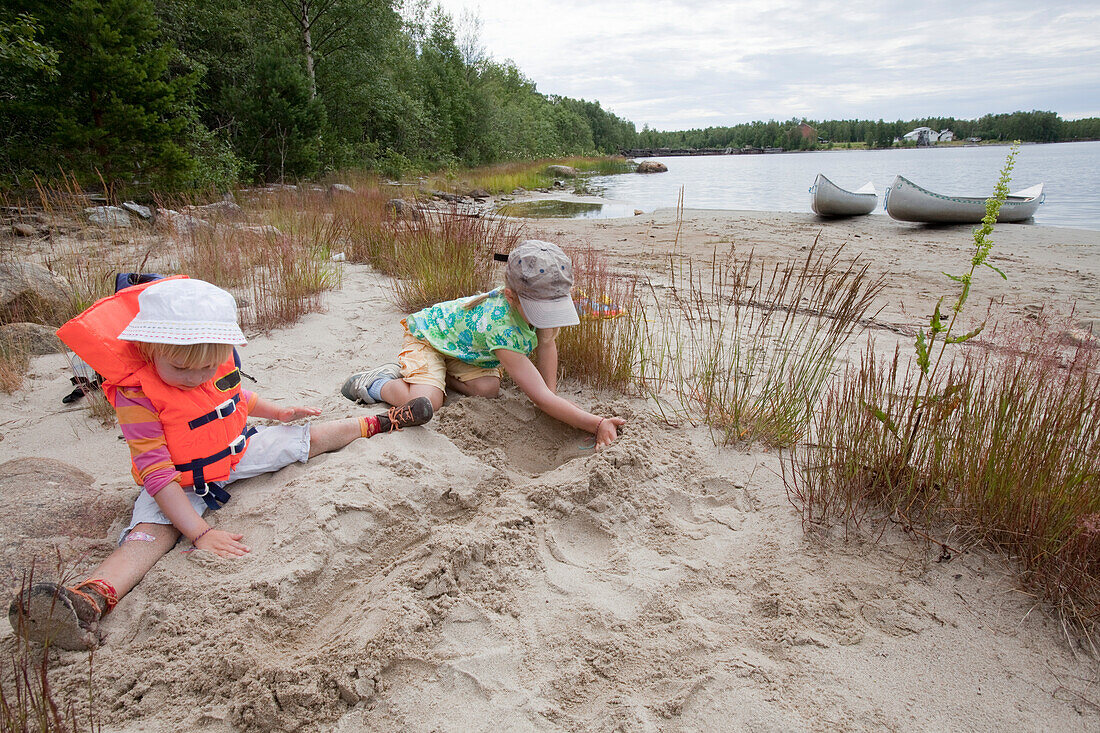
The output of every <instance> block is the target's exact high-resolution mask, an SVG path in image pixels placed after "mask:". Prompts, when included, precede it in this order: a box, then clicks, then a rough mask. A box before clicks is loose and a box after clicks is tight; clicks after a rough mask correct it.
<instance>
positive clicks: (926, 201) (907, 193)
mask: <svg viewBox="0 0 1100 733" xmlns="http://www.w3.org/2000/svg"><path fill="white" fill-rule="evenodd" d="M1044 198H1045V196H1044V195H1043V184H1041V183H1040V184H1038V185H1035V186H1031V187H1030V188H1025V189H1023V190H1022V191H1017V192H1015V193H1010V194H1009V195H1008V198H1006V199H1005V202H1004V204H1002V205H1001V212H1000V214H999V215H998V216H997V221H999V222H1006V221H1025V220H1026V219H1030V218H1031V217H1032V216H1034V215H1035V210H1036V209H1038V208H1039V204H1041V203H1043V199H1044ZM985 202H986V198H984V197H981V196H944V195H943V194H939V193H934V192H932V191H929V190H928V189H926V188H922V187H921V186H918V185H917V184H915V183H913V182H912V181H910V180H909V179H908V178H906V177H905V176H900V175H899V176H897V177H895V178H894V182H893V183H892V184H890V187H889V188H887V189H886V203H885V204H884V207H885V208H886V213H887V214H889V215H890V216H892V217H893V218H895V219H897V220H899V221H915V222H922V223H935V224H941V223H942V224H974V223H977V222H980V221H981V220H982V217H984V216H985Z"/></svg>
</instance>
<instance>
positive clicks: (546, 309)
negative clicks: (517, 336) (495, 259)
mask: <svg viewBox="0 0 1100 733" xmlns="http://www.w3.org/2000/svg"><path fill="white" fill-rule="evenodd" d="M508 282H510V283H512V286H513V287H514V288H515V290H516V295H517V296H518V297H519V302H520V305H522V306H523V313H524V315H525V316H527V320H528V321H529V322H530V323H531V325H532V326H534V327H535V328H557V327H559V326H575V325H577V324H578V323H580V322H581V319H580V316H579V315H577V307H576V306H575V305H574V304H573V299H572V298H571V297H570V295H569V293H570V291H571V290H572V289H573V263H572V261H570V259H569V255H567V254H565V253H564V252H562V251H561V248H560V247H558V245H556V244H551V243H550V242H542V241H540V240H538V239H528V240H525V241H523V242H520V243H519V244H518V245H516V248H515V249H513V250H512V251H511V252H510V253H509V254H508Z"/></svg>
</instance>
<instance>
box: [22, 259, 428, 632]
mask: <svg viewBox="0 0 1100 733" xmlns="http://www.w3.org/2000/svg"><path fill="white" fill-rule="evenodd" d="M58 336H60V337H61V339H62V340H63V341H64V342H65V343H66V344H67V345H68V346H69V347H70V348H71V349H72V350H73V351H74V352H75V353H76V354H77V355H78V356H80V357H81V358H82V359H84V361H86V362H87V363H88V364H89V365H90V366H91V367H92V368H94V369H95V370H96V371H97V372H99V373H100V374H101V375H103V378H104V379H103V392H104V394H105V395H106V396H107V399H108V401H109V402H110V403H111V405H112V406H113V407H114V408H115V412H116V414H117V415H118V421H119V425H120V427H121V428H122V435H123V437H124V438H125V439H126V442H127V443H128V445H129V448H130V458H131V470H132V472H133V474H134V478H135V480H136V481H137V483H138V484H140V485H142V486H143V490H142V492H141V493H140V494H139V495H138V498H137V501H136V502H135V504H134V513H133V518H132V520H131V521H130V525H129V526H128V527H127V528H126V530H125V531H124V532H123V533H122V537H121V538H120V540H119V546H118V548H117V549H116V550H115V551H114V552H113V553H112V554H111V555H110V556H109V557H108V558H107V559H106V560H104V561H103V562H102V563H101V564H100V565H99V566H98V567H97V568H96V569H95V570H94V571H93V572H92V574H91V577H90V578H89V579H88V580H85V581H84V582H82V583H79V584H78V585H75V586H71V587H62V586H60V585H58V584H55V583H39V584H35V585H33V586H32V587H30V588H29V589H25V590H24V591H23V592H22V593H21V594H20V596H19V597H17V598H16V599H15V600H14V601H13V602H12V604H11V608H10V609H9V612H8V617H9V620H10V621H11V623H12V627H13V628H15V629H16V630H17V631H18V632H20V633H23V634H24V635H26V636H27V637H28V638H31V639H33V640H36V641H41V642H46V641H49V643H52V644H54V645H56V646H59V647H62V648H67V649H81V648H90V647H92V646H95V645H96V644H97V643H98V642H99V641H100V634H99V632H98V622H99V620H100V618H101V617H102V616H103V614H105V613H107V612H109V611H110V610H111V609H112V608H114V606H115V604H116V603H118V600H119V599H120V598H122V597H123V596H125V595H126V593H128V592H129V591H130V589H132V588H133V587H134V586H135V585H137V583H138V582H139V581H140V580H141V579H142V577H144V576H145V574H146V573H147V572H148V571H149V569H150V568H152V567H153V565H154V564H155V563H156V562H157V560H159V559H160V558H161V557H162V556H163V555H164V554H165V553H166V552H168V551H169V550H170V549H172V547H173V546H174V545H175V544H176V541H177V540H178V539H179V537H180V535H183V536H184V537H186V538H187V539H188V540H190V542H191V543H192V544H193V545H194V547H196V548H198V549H200V550H208V551H210V552H213V553H215V554H217V555H220V556H222V557H228V558H231V557H239V556H242V555H244V554H246V553H247V552H249V548H248V546H247V545H246V544H244V535H243V534H240V533H237V532H233V531H230V530H225V529H219V528H215V527H213V526H212V525H211V524H209V523H207V521H206V520H205V519H204V518H203V514H204V513H205V512H206V510H207V509H208V508H210V509H217V508H219V507H220V505H221V504H223V503H224V502H225V501H227V500H228V499H229V494H228V493H227V492H226V491H225V488H224V487H225V485H227V484H230V483H232V482H234V481H238V480H240V479H244V478H249V477H252V476H257V475H259V474H262V473H269V472H272V471H277V470H279V469H280V468H282V467H283V466H287V465H289V464H291V463H294V462H296V461H300V462H302V463H304V462H306V461H307V460H308V459H309V458H312V457H313V456H316V455H319V454H321V453H327V452H329V451H333V450H338V449H340V448H343V447H344V446H346V445H347V444H348V443H350V442H352V441H353V440H356V439H358V438H369V437H371V436H373V435H375V434H377V433H379V432H386V431H390V430H396V429H399V428H403V427H410V426H413V425H421V424H423V423H425V422H427V421H428V420H430V419H431V417H432V406H431V403H430V401H429V400H427V399H425V398H423V397H420V398H417V399H413V400H409V401H407V402H405V403H404V404H402V405H401V406H399V407H394V408H392V409H390V410H389V411H388V412H386V413H383V414H380V415H376V416H370V417H360V418H347V419H344V420H335V421H330V422H321V423H315V424H312V425H310V424H306V425H275V426H266V427H249V426H248V424H247V418H248V417H249V416H253V417H259V418H268V419H272V420H278V421H279V422H283V423H286V422H291V421H294V420H299V419H301V418H305V417H314V416H316V415H319V414H321V411H320V410H318V409H317V408H314V407H281V406H279V405H276V404H274V403H272V402H269V401H267V400H265V399H263V398H261V397H259V396H258V395H256V394H255V393H253V392H250V391H248V390H245V389H243V388H242V386H241V373H240V368H239V367H240V365H239V363H238V361H237V357H236V353H235V351H234V345H239V344H244V343H245V338H244V334H243V333H242V332H241V329H240V327H239V326H238V325H237V307H236V302H235V301H234V299H233V296H232V295H230V294H229V293H227V292H226V291H224V290H222V289H221V288H218V287H216V286H214V285H211V284H210V283H207V282H203V281H202V280H193V279H189V278H186V277H176V278H168V279H164V280H156V281H154V282H152V283H147V284H144V285H137V286H134V287H130V288H125V289H124V290H121V291H119V292H118V293H116V294H115V295H113V296H111V297H109V298H104V299H102V300H100V301H98V302H97V303H96V304H95V305H93V306H92V307H91V308H89V309H88V310H86V311H84V312H83V313H81V314H80V315H79V316H77V317H76V318H74V319H73V320H71V321H69V322H68V323H66V324H65V325H64V326H62V327H61V328H60V329H59V330H58Z"/></svg>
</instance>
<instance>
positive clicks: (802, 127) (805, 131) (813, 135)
mask: <svg viewBox="0 0 1100 733" xmlns="http://www.w3.org/2000/svg"><path fill="white" fill-rule="evenodd" d="M798 134H799V135H801V136H802V139H803V140H816V139H817V130H815V129H814V128H812V127H810V126H809V125H807V124H806V121H805V120H803V121H802V122H801V123H799V125H798Z"/></svg>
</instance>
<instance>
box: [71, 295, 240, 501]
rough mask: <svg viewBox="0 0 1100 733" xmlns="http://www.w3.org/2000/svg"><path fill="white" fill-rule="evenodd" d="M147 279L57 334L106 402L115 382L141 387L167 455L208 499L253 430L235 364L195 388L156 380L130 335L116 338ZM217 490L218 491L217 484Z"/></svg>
mask: <svg viewBox="0 0 1100 733" xmlns="http://www.w3.org/2000/svg"><path fill="white" fill-rule="evenodd" d="M177 277H183V276H177ZM155 282H160V281H159V280H158V281H155ZM152 284H153V283H151V282H150V283H143V284H141V285H135V286H132V287H128V288H124V289H122V290H120V291H118V292H117V293H115V294H114V295H112V296H109V297H107V298H103V299H101V300H98V301H96V303H95V304H94V305H92V307H90V308H88V309H87V310H86V311H84V312H83V313H81V314H80V315H78V316H77V317H76V318H73V319H72V320H71V321H69V322H68V323H66V324H65V325H63V326H62V327H61V328H59V329H58V330H57V335H58V337H59V338H60V339H61V340H62V341H64V342H65V344H66V345H68V347H69V348H71V349H72V350H73V351H74V352H75V353H76V354H77V355H78V356H79V357H80V358H81V359H83V360H84V361H86V362H87V363H88V365H89V366H91V367H92V368H93V369H95V370H96V371H97V372H99V373H100V374H101V375H103V385H102V387H103V393H104V394H105V395H106V396H107V400H108V402H110V403H111V405H112V406H113V405H114V404H115V399H116V397H117V393H118V388H119V387H138V388H140V389H141V391H142V392H144V393H145V396H146V397H148V398H149V401H150V402H151V403H152V404H153V408H154V409H155V410H156V411H157V414H158V415H159V417H160V422H161V425H162V426H163V428H164V437H165V440H166V442H167V444H168V453H169V454H170V455H171V457H172V462H173V463H174V464H175V467H176V470H178V471H180V472H181V474H182V476H181V477H180V479H179V482H180V484H181V485H182V486H194V487H195V492H196V493H197V494H199V495H200V496H203V497H204V498H206V499H207V503H208V504H210V499H209V498H207V486H206V484H207V483H208V482H213V481H222V480H224V479H226V478H228V477H229V472H230V471H231V470H232V469H233V467H234V466H236V465H237V463H238V462H239V461H240V459H241V456H242V454H243V453H244V451H245V448H246V447H247V443H248V438H249V436H250V435H251V434H252V433H254V432H255V430H251V431H250V430H248V428H247V426H246V422H247V418H248V410H247V409H246V407H245V405H244V404H243V403H242V402H241V372H240V365H239V364H238V363H237V359H236V354H234V355H233V356H231V357H230V358H229V359H227V360H226V361H225V363H223V364H221V365H220V366H219V367H218V370H217V372H216V373H215V375H214V378H213V379H211V380H210V381H208V382H205V383H203V384H201V385H199V386H198V387H195V388H194V389H180V388H178V387H173V386H171V385H170V384H167V383H166V382H165V381H164V380H163V379H161V377H160V375H159V374H158V373H157V370H156V367H155V366H154V365H153V364H152V362H149V361H147V360H146V359H145V357H144V356H142V354H141V352H140V351H139V350H138V347H137V345H136V344H135V343H134V342H132V341H120V340H119V339H118V335H119V334H120V333H121V332H122V330H123V329H124V328H126V326H127V325H128V324H129V323H130V321H131V320H133V318H134V316H136V315H137V312H138V295H140V294H141V291H143V290H144V289H145V288H147V287H149V286H150V285H152ZM131 470H132V471H133V474H134V479H135V480H136V481H137V482H138V483H139V484H140V483H141V479H140V476H139V473H138V470H137V467H136V466H133V465H131ZM219 493H224V492H222V491H221V490H220V488H219ZM225 497H226V499H228V494H225ZM219 500H220V501H223V502H224V501H225V499H219ZM211 506H212V508H217V507H216V506H214V505H211Z"/></svg>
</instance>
